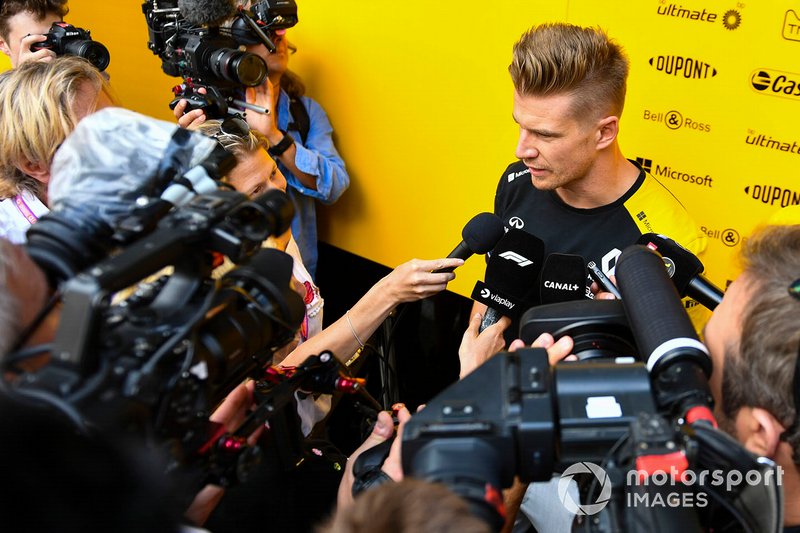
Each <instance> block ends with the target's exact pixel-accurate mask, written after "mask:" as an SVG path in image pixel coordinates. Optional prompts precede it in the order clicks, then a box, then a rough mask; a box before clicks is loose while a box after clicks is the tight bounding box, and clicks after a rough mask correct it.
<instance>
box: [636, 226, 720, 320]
mask: <svg viewBox="0 0 800 533" xmlns="http://www.w3.org/2000/svg"><path fill="white" fill-rule="evenodd" d="M636 244H644V245H645V246H647V247H648V248H650V249H651V250H655V251H657V252H658V253H660V254H661V256H662V257H663V258H664V264H665V265H666V267H667V273H668V274H669V277H671V278H672V282H673V283H674V284H675V288H676V289H678V294H680V295H681V296H682V297H683V296H688V297H690V298H694V299H695V300H697V302H698V303H700V304H701V305H703V306H705V307H706V308H708V309H710V310H712V311H713V310H714V308H716V307H717V306H718V305H719V303H720V302H721V301H722V296H723V292H722V290H720V289H719V288H718V287H717V286H716V285H714V284H713V283H711V282H710V281H709V280H708V279H707V278H706V277H705V276H703V263H701V262H700V259H698V258H697V256H696V255H694V254H693V253H692V252H690V251H689V250H687V249H686V248H684V247H683V246H681V245H680V244H678V243H677V242H675V241H674V240H672V239H670V238H669V237H666V236H664V235H659V234H657V233H645V234H644V235H642V236H641V237H639V240H638V241H636Z"/></svg>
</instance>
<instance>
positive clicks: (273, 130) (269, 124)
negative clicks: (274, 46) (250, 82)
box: [244, 78, 283, 144]
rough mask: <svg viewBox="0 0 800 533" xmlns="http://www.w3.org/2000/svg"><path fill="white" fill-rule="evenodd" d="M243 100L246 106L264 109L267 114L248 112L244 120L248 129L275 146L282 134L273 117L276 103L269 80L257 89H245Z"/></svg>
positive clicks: (273, 90)
mask: <svg viewBox="0 0 800 533" xmlns="http://www.w3.org/2000/svg"><path fill="white" fill-rule="evenodd" d="M244 94H245V100H246V101H247V103H248V104H255V105H257V106H259V107H263V108H265V109H266V110H267V111H268V112H267V113H258V112H256V111H248V112H247V113H245V118H246V119H247V123H248V124H249V125H250V127H251V128H252V129H254V130H256V131H259V132H261V133H262V134H263V135H264V136H266V138H267V139H269V142H270V144H277V143H278V142H280V140H281V139H282V138H283V134H282V133H281V132H280V131H279V130H278V123H277V122H276V120H277V116H276V115H275V104H276V102H277V101H278V99H277V95H278V91H276V90H275V89H274V88H273V86H272V82H271V81H269V78H267V79H266V80H264V83H262V84H261V85H259V86H257V87H247V89H245V93H244Z"/></svg>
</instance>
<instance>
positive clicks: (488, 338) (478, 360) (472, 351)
mask: <svg viewBox="0 0 800 533" xmlns="http://www.w3.org/2000/svg"><path fill="white" fill-rule="evenodd" d="M482 320H483V315H481V314H480V313H475V314H474V315H472V318H471V319H470V321H469V326H468V327H467V330H466V331H465V332H464V336H463V337H462V338H461V345H460V346H459V347H458V359H459V361H460V362H461V372H460V373H459V378H463V377H464V376H466V375H467V374H469V373H470V372H472V371H473V370H475V369H476V368H478V367H479V366H480V365H482V364H483V363H484V362H486V361H487V360H488V359H489V358H490V357H491V356H493V355H494V354H496V353H497V352H499V351H500V350H502V349H503V348H504V347H505V345H506V341H505V339H504V338H503V332H504V331H505V330H506V328H507V327H508V326H510V325H511V319H510V318H508V317H505V316H504V317H501V318H500V320H498V321H497V322H496V323H494V324H492V325H491V326H489V327H488V328H486V329H484V330H483V331H480V327H481V321H482ZM520 342H522V341H520Z"/></svg>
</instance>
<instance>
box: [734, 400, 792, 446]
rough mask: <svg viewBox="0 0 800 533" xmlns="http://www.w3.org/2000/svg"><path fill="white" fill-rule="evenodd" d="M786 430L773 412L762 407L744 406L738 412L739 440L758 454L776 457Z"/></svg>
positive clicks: (737, 428)
mask: <svg viewBox="0 0 800 533" xmlns="http://www.w3.org/2000/svg"><path fill="white" fill-rule="evenodd" d="M785 430H786V428H784V427H783V424H781V423H780V422H778V420H777V419H776V418H775V417H774V416H772V413H770V412H769V411H767V410H765V409H762V408H760V407H742V408H741V409H740V410H739V412H738V413H737V414H736V432H737V436H738V437H739V440H740V441H741V442H742V444H744V447H745V448H747V449H748V450H749V451H751V452H753V453H755V454H757V455H762V456H764V457H770V458H773V457H775V454H776V453H777V450H778V445H779V444H780V443H781V435H782V434H783V432H784V431H785Z"/></svg>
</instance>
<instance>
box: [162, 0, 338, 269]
mask: <svg viewBox="0 0 800 533" xmlns="http://www.w3.org/2000/svg"><path fill="white" fill-rule="evenodd" d="M238 4H239V5H241V6H243V7H245V8H247V7H250V2H242V1H241V0H240V1H239V2H238ZM269 36H270V38H271V39H272V41H273V42H274V44H275V47H276V50H275V52H270V51H269V50H267V48H266V46H264V45H263V44H256V45H250V46H247V47H246V49H247V51H248V52H251V53H254V54H256V55H258V56H260V57H261V58H262V59H264V61H266V63H267V68H268V72H269V75H268V77H267V79H265V80H264V83H263V84H261V85H260V86H258V87H255V88H248V89H247V91H246V99H247V101H248V102H249V103H255V104H257V105H259V106H261V107H264V108H266V109H267V110H268V113H266V114H260V113H255V112H248V113H247V121H248V123H249V124H250V125H251V127H253V129H255V130H257V131H260V132H261V133H262V134H264V135H265V136H266V138H267V139H268V140H269V142H270V145H271V147H272V148H271V149H270V154H271V155H272V156H273V157H274V158H275V159H276V161H277V163H278V168H280V170H281V172H283V174H284V175H285V176H286V180H287V182H288V184H289V187H288V190H287V192H288V194H289V196H290V197H291V198H292V201H293V203H294V206H295V218H294V220H293V221H292V234H293V235H294V238H295V239H296V240H297V244H298V246H299V248H300V254H301V256H302V257H303V263H304V264H305V265H306V268H307V269H308V271H309V273H310V274H311V276H312V277H314V276H315V275H316V269H317V215H316V207H315V203H316V201H317V200H319V201H320V202H323V203H325V204H332V203H333V202H335V201H336V200H338V199H339V197H340V196H341V195H342V193H343V192H344V191H345V190H346V189H347V187H348V186H349V185H350V176H349V175H348V174H347V170H346V169H345V164H344V161H343V160H342V158H341V156H340V155H339V152H338V151H337V150H336V147H335V146H334V144H333V127H332V126H331V123H330V120H329V119H328V116H327V114H326V113H325V111H324V110H323V109H322V107H321V106H320V105H319V103H317V102H316V101H314V100H313V99H311V98H309V97H308V96H304V93H305V87H304V86H303V83H302V81H301V80H300V78H299V77H298V76H297V75H296V74H294V73H293V72H291V71H290V70H289V69H288V65H289V55H290V52H292V53H293V52H294V50H295V48H294V47H293V46H292V45H290V44H289V41H288V39H287V36H286V30H276V31H274V32H270V33H269ZM185 109H186V101H182V102H181V103H179V104H178V105H177V106H175V110H174V112H175V116H176V117H177V118H178V122H179V124H180V125H181V126H183V127H188V128H193V127H196V126H197V125H199V124H201V123H202V122H204V121H205V120H206V117H205V114H204V112H203V110H201V109H197V110H194V111H190V112H189V113H186V114H185V115H184V114H183V111H184V110H185ZM303 124H305V125H307V127H304V126H303ZM306 129H307V131H303V130H306ZM290 132H291V133H290Z"/></svg>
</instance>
